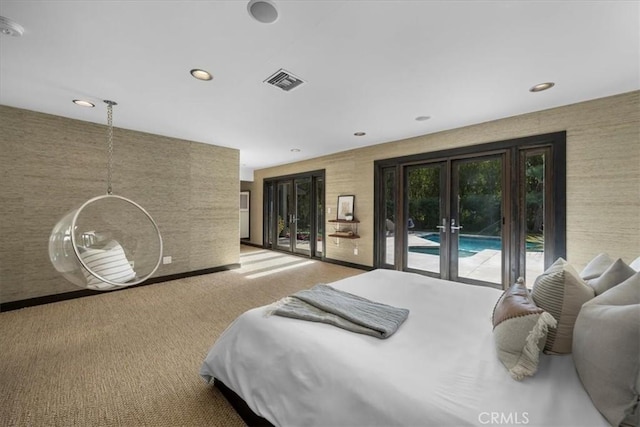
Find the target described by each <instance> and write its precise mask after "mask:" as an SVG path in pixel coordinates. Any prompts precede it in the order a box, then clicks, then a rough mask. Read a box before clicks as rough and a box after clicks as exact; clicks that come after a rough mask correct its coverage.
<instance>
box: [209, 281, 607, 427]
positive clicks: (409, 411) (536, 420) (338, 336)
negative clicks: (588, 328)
mask: <svg viewBox="0 0 640 427" xmlns="http://www.w3.org/2000/svg"><path fill="white" fill-rule="evenodd" d="M331 286H332V287H334V288H336V289H339V290H342V291H346V292H349V293H353V294H355V295H360V296H362V297H364V298H367V299H370V300H372V301H377V302H381V303H385V304H389V305H392V306H395V307H403V308H407V309H409V310H410V314H409V316H408V318H407V320H406V321H405V322H404V323H403V324H402V325H401V326H400V328H399V329H398V330H397V332H396V333H395V334H394V335H392V336H391V337H389V338H388V339H378V338H375V337H372V336H367V335H363V334H356V333H353V332H349V331H346V330H343V329H340V328H337V327H334V326H331V325H327V324H323V323H316V322H308V321H303V320H297V319H290V318H286V317H280V316H273V315H271V316H267V315H266V312H267V310H268V309H269V307H268V306H263V307H258V308H254V309H252V310H249V311H247V312H245V313H244V314H242V315H241V316H239V317H238V318H237V319H236V320H235V321H234V322H233V323H232V324H231V325H230V326H229V327H228V328H227V329H226V331H225V332H224V333H223V334H222V335H221V336H220V337H219V339H218V340H217V341H216V342H215V344H214V345H213V346H212V348H211V349H210V351H209V352H208V355H207V356H206V359H205V361H204V363H203V365H202V367H201V370H200V375H201V376H202V377H203V378H204V379H205V381H207V382H209V383H213V382H214V381H219V382H222V383H223V384H224V385H226V387H228V388H229V389H231V390H232V391H233V392H235V393H236V394H237V395H238V396H240V397H241V398H242V399H243V400H244V402H246V404H247V405H248V407H249V408H250V409H251V411H253V412H254V413H255V414H257V415H258V416H260V417H262V418H264V419H266V420H268V421H269V422H270V423H272V424H274V425H277V426H347V425H348V426H391V425H402V426H418V425H420V426H422V425H433V426H465V425H495V424H502V425H528V426H585V427H586V426H606V425H609V424H608V423H607V422H606V420H605V419H604V418H603V417H602V415H601V414H600V413H599V412H598V410H597V409H596V408H595V406H594V405H593V403H592V402H591V400H590V398H589V395H588V394H587V392H586V391H585V389H584V388H583V386H582V384H581V382H580V379H579V378H578V375H577V373H576V370H575V367H574V364H573V359H572V357H571V355H562V356H557V355H554V356H549V355H545V354H541V355H540V361H539V365H538V370H537V372H536V373H535V375H534V376H531V377H526V378H525V379H524V380H522V381H515V380H514V379H513V378H512V377H511V376H510V375H509V372H507V370H506V369H505V367H504V366H503V365H502V363H501V362H500V360H499V359H498V357H497V354H496V349H495V345H494V338H493V332H492V330H493V327H492V323H491V315H492V311H493V308H494V306H495V304H496V301H497V300H498V298H499V297H500V295H501V294H502V291H500V290H497V289H493V288H488V287H481V286H473V285H466V284H461V283H456V282H449V281H444V280H440V279H435V278H429V277H425V276H422V275H418V274H413V273H406V272H398V271H390V270H374V271H371V272H367V273H363V274H360V275H357V276H354V277H350V278H347V279H343V280H340V281H337V282H334V283H332V284H331Z"/></svg>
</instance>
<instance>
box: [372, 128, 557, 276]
mask: <svg viewBox="0 0 640 427" xmlns="http://www.w3.org/2000/svg"><path fill="white" fill-rule="evenodd" d="M545 137H546V138H545ZM563 160H564V133H562V134H552V135H550V136H549V135H547V136H541V137H539V138H537V139H536V138H525V139H523V140H516V141H509V142H503V143H494V144H486V145H482V146H478V147H475V148H468V149H462V150H448V151H446V152H438V153H433V154H428V155H423V156H411V157H406V158H399V159H389V160H386V161H379V162H376V178H375V179H376V194H375V204H376V218H375V224H376V228H377V230H376V234H375V235H376V245H375V248H376V249H375V250H376V266H377V267H382V268H393V269H398V270H405V271H412V272H418V273H422V274H426V275H432V276H435V277H439V278H443V279H448V280H455V281H461V282H467V283H474V284H484V285H489V286H495V287H505V286H507V285H508V284H509V283H512V282H513V281H514V280H515V279H516V278H517V277H518V276H525V278H528V284H529V285H531V284H532V283H533V280H534V278H535V277H536V276H537V275H539V274H540V273H542V271H544V269H545V267H548V266H549V265H550V264H551V263H552V262H553V261H554V260H555V259H556V258H557V257H558V256H566V255H565V242H564V185H565V184H564V182H565V181H564V162H563Z"/></svg>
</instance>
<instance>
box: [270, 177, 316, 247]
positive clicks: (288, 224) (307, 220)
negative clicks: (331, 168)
mask: <svg viewBox="0 0 640 427" xmlns="http://www.w3.org/2000/svg"><path fill="white" fill-rule="evenodd" d="M323 201H324V173H310V174H301V175H299V176H293V177H283V178H275V179H271V180H266V181H265V191H264V230H265V234H264V236H263V238H264V240H263V242H264V246H265V247H268V248H271V249H278V250H282V251H287V252H292V253H296V254H301V255H307V256H313V257H322V253H323V245H322V242H323V234H324V228H323V226H324V218H323V215H324V206H323Z"/></svg>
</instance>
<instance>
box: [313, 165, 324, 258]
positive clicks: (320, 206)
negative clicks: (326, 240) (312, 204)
mask: <svg viewBox="0 0 640 427" xmlns="http://www.w3.org/2000/svg"><path fill="white" fill-rule="evenodd" d="M315 185H316V188H315V198H316V218H315V220H316V227H315V228H316V232H315V234H316V248H315V256H317V257H322V254H323V251H324V246H323V240H322V239H323V237H322V236H324V179H322V178H320V177H318V178H316V180H315Z"/></svg>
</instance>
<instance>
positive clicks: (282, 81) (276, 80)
mask: <svg viewBox="0 0 640 427" xmlns="http://www.w3.org/2000/svg"><path fill="white" fill-rule="evenodd" d="M264 82H265V83H268V84H270V85H272V86H275V87H279V88H280V89H282V90H284V91H285V92H289V91H290V90H292V89H295V88H297V87H298V86H300V85H301V84H302V83H304V80H302V79H301V78H300V77H296V76H294V75H293V74H291V73H290V72H288V71H287V70H283V69H279V70H278V71H276V72H275V73H274V74H272V75H271V76H270V77H268V78H267V79H266V80H265V81H264Z"/></svg>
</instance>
